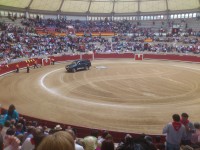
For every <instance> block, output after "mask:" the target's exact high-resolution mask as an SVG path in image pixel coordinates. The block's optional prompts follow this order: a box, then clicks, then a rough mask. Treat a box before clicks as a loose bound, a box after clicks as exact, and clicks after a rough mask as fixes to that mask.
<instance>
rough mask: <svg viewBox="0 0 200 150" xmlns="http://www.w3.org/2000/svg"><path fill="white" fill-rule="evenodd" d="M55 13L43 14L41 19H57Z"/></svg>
mask: <svg viewBox="0 0 200 150" xmlns="http://www.w3.org/2000/svg"><path fill="white" fill-rule="evenodd" d="M57 18H58V16H57V15H43V19H57Z"/></svg>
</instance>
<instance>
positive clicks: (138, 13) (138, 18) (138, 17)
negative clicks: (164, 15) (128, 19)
mask: <svg viewBox="0 0 200 150" xmlns="http://www.w3.org/2000/svg"><path fill="white" fill-rule="evenodd" d="M137 2H138V11H137V20H138V21H139V20H140V2H141V1H140V0H138V1H137Z"/></svg>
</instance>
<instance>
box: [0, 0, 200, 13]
mask: <svg viewBox="0 0 200 150" xmlns="http://www.w3.org/2000/svg"><path fill="white" fill-rule="evenodd" d="M0 10H7V11H18V12H30V13H41V14H60V15H73V16H85V15H92V16H111V15H112V16H124V15H126V16H127V15H151V14H152V15H153V14H166V13H167V14H173V13H180V12H182V13H188V12H199V11H200V0H42V1H41V0H9V1H8V0H1V1H0Z"/></svg>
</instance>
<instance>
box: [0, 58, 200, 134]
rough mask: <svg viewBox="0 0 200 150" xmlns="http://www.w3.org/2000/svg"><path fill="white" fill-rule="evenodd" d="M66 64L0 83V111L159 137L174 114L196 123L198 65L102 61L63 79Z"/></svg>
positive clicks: (9, 77) (199, 81)
mask: <svg viewBox="0 0 200 150" xmlns="http://www.w3.org/2000/svg"><path fill="white" fill-rule="evenodd" d="M186 57H187V56H186ZM191 57H192V56H191ZM196 59H199V58H196ZM70 62H71V61H67V62H66V61H64V62H63V61H62V62H61V63H58V62H57V63H56V65H49V66H45V67H42V68H37V69H31V71H30V73H29V74H27V73H26V70H20V72H19V73H18V74H17V73H14V72H12V73H10V74H7V75H5V76H2V77H0V82H1V84H0V95H1V104H2V106H3V107H4V108H7V107H8V106H9V105H10V104H11V103H14V104H15V106H16V108H17V110H18V111H19V112H20V113H21V114H26V115H28V116H32V117H36V118H40V119H46V120H50V121H55V122H60V123H64V124H70V125H78V126H83V127H88V128H98V129H107V130H114V131H123V132H134V133H147V134H161V132H162V129H163V127H164V125H165V124H166V123H168V122H170V121H171V116H172V114H174V113H179V114H180V113H182V112H187V113H188V114H189V115H190V119H191V120H192V121H193V122H195V121H198V119H199V113H200V110H199V105H200V92H199V91H200V86H199V85H200V65H199V63H193V62H183V61H174V60H168V61H164V60H156V59H144V60H143V61H135V60H134V59H132V58H128V59H119V58H118V59H109V58H107V59H98V60H97V59H94V60H93V61H92V67H91V68H90V70H88V71H78V72H76V73H67V72H66V70H65V65H67V64H69V63H70Z"/></svg>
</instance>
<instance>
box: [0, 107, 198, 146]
mask: <svg viewBox="0 0 200 150" xmlns="http://www.w3.org/2000/svg"><path fill="white" fill-rule="evenodd" d="M0 132H1V134H0V150H164V149H166V150H198V149H200V123H198V122H196V123H192V122H191V121H190V120H189V115H188V114H187V113H182V114H181V116H180V115H179V114H174V115H173V116H172V122H170V123H168V124H167V125H166V126H165V127H164V128H163V134H164V135H165V136H166V142H164V141H162V139H161V136H154V137H152V136H149V135H145V134H141V135H139V136H137V137H135V136H133V135H131V134H126V135H125V137H124V138H123V139H121V141H118V142H116V141H115V140H114V139H115V137H113V136H112V135H111V134H110V133H109V131H106V130H102V131H100V130H97V129H91V133H90V134H88V135H85V137H77V130H76V128H73V127H71V126H67V127H66V128H63V127H61V125H59V124H58V125H56V126H55V127H54V128H49V127H47V126H41V125H40V124H39V122H37V121H34V120H31V121H30V120H29V121H27V120H26V119H25V118H23V117H20V116H19V114H18V112H17V111H16V109H15V106H14V105H10V106H9V108H8V111H6V112H4V113H3V114H2V115H1V124H0Z"/></svg>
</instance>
